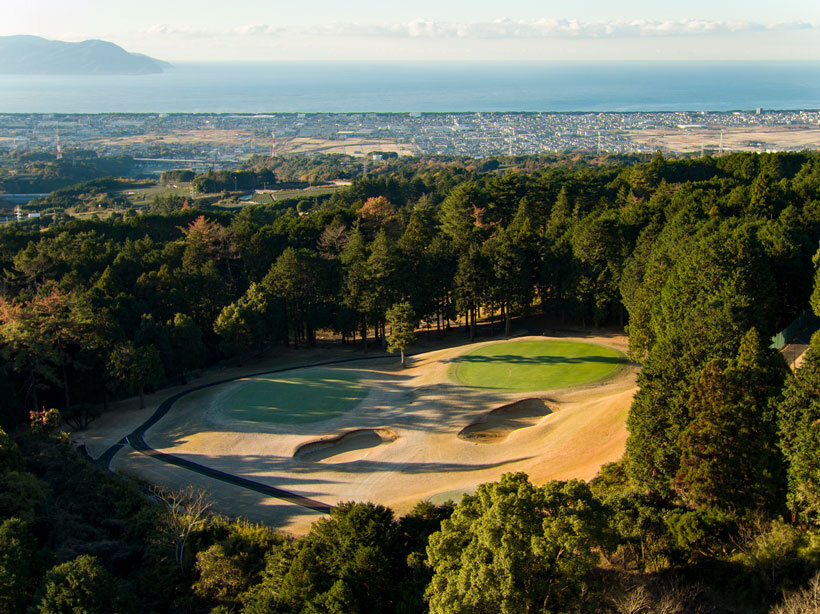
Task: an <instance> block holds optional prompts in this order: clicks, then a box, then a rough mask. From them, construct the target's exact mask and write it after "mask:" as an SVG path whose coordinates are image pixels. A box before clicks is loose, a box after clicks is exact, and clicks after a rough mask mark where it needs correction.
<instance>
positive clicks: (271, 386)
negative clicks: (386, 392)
mask: <svg viewBox="0 0 820 614" xmlns="http://www.w3.org/2000/svg"><path fill="white" fill-rule="evenodd" d="M366 394H367V386H366V385H365V384H363V383H362V382H361V381H360V380H359V378H358V377H357V376H356V374H355V373H352V372H349V371H345V370H342V369H305V370H303V371H295V372H293V373H283V374H281V375H278V376H270V377H254V378H252V379H248V380H244V381H242V382H240V383H239V385H238V386H236V387H235V388H234V389H233V390H231V391H230V392H229V393H228V394H226V395H225V396H224V397H223V398H222V399H220V405H221V407H222V412H223V414H224V415H226V416H230V417H232V418H235V419H238V420H243V421H252V422H269V423H275V424H283V423H290V424H294V423H299V424H301V423H306V422H318V421H320V420H327V419H329V418H335V417H336V416H339V415H341V414H343V413H345V412H346V411H348V410H350V409H352V408H354V407H355V406H356V405H358V404H359V403H360V402H361V400H362V399H363V398H364V397H365V395H366Z"/></svg>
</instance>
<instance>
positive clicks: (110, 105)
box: [0, 59, 820, 113]
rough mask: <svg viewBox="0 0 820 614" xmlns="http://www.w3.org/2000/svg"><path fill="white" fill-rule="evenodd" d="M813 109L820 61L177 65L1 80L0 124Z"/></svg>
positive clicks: (819, 103) (819, 101) (818, 98)
mask: <svg viewBox="0 0 820 614" xmlns="http://www.w3.org/2000/svg"><path fill="white" fill-rule="evenodd" d="M757 108H764V109H769V110H816V109H820V61H817V60H794V61H782V60H771V61H769V60H767V61H752V60H748V61H739V60H730V61H697V62H692V61H661V60H641V61H628V62H624V61H615V60H610V61H595V62H593V61H588V60H561V61H536V60H532V61H523V62H521V61H518V62H509V61H493V62H487V61H478V60H474V61H471V60H467V61H458V62H455V61H454V62H420V61H406V62H395V61H379V60H378V59H374V60H372V61H360V62H350V61H332V62H315V61H298V60H294V61H287V62H266V61H258V62H234V61H224V62H175V63H174V68H173V69H171V70H169V71H167V72H164V73H158V74H152V75H136V76H102V75H93V76H86V75H82V76H76V75H72V76H44V75H0V113H299V112H304V113H323V112H324V113H359V112H382V113H407V112H423V113H424V112H426V113H448V112H449V113H459V112H467V113H469V112H511V113H512V112H535V113H537V112H545V113H549V112H556V113H562V112H599V113H600V112H663V111H667V112H676V111H678V112H685V111H686V112H700V111H703V112H730V111H740V110H753V109H757Z"/></svg>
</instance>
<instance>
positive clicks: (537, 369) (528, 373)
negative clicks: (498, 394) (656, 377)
mask: <svg viewBox="0 0 820 614" xmlns="http://www.w3.org/2000/svg"><path fill="white" fill-rule="evenodd" d="M452 362H453V365H452V367H450V376H451V377H452V378H453V379H455V380H456V381H458V382H459V383H461V384H463V385H465V386H470V387H473V388H496V389H503V390H522V391H535V390H551V389H555V388H566V387H568V386H578V385H580V384H586V383H589V382H594V381H596V380H599V379H602V378H605V377H607V376H608V375H611V374H612V373H613V372H614V371H615V370H616V369H618V368H619V367H620V366H621V365H623V364H626V362H627V361H626V357H625V356H624V355H623V354H621V353H620V352H618V351H617V350H613V349H611V348H608V347H604V346H602V345H596V344H594V343H580V342H577V341H560V340H547V339H545V340H543V341H541V340H538V341H507V342H503V343H493V344H490V345H485V346H483V347H480V348H478V349H476V350H473V351H472V352H467V353H466V354H462V355H461V356H458V357H457V358H454V359H453V361H452Z"/></svg>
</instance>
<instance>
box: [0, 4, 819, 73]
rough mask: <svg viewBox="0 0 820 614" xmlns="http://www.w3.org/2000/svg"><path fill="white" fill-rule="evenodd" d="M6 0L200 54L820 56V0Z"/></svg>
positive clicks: (47, 26) (162, 49)
mask: <svg viewBox="0 0 820 614" xmlns="http://www.w3.org/2000/svg"><path fill="white" fill-rule="evenodd" d="M212 6H213V5H208V4H205V3H202V2H201V1H199V2H194V1H192V0H164V1H160V0H140V1H139V2H134V1H133V0H128V1H127V2H125V1H122V0H107V1H101V0H71V1H70V2H69V1H67V0H33V1H29V2H20V0H0V8H2V11H3V12H2V14H3V19H2V21H0V35H8V34H36V35H39V36H45V37H48V38H59V39H63V40H83V39H87V38H102V39H106V40H111V41H113V42H116V43H118V44H121V45H122V46H124V47H125V48H127V49H129V50H131V51H140V52H143V53H148V54H150V55H153V56H155V57H160V58H162V59H167V60H171V61H175V60H176V61H195V60H207V61H213V60H234V61H235V60H363V59H367V60H373V59H384V60H397V59H407V60H440V59H448V60H488V59H497V60H569V59H581V60H604V59H606V60H636V59H658V60H687V59H690V60H710V59H714V60H720V59H730V60H739V59H811V60H820V2H817V1H816V0H812V1H808V0H778V1H777V2H772V1H767V2H762V1H759V0H746V1H738V0H711V1H705V0H689V1H687V2H680V1H667V2H658V1H657V0H655V1H649V0H629V1H621V2H612V1H609V2H605V1H603V0H586V1H584V2H574V3H569V2H552V1H535V0H507V1H506V2H498V1H495V2H488V1H486V0H472V1H469V2H468V1H463V0H450V1H447V0H438V1H433V0H417V1H415V2H407V1H404V2H395V1H390V0H382V1H379V2H376V1H373V0H365V1H355V0H348V2H343V1H339V0H336V1H333V2H331V1H329V0H311V1H309V2H294V1H292V0H291V1H288V2H280V1H276V0H274V1H267V2H265V1H260V0H231V1H230V2H224V3H219V4H218V5H215V6H213V8H212Z"/></svg>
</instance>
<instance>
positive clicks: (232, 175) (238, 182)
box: [191, 169, 276, 194]
mask: <svg viewBox="0 0 820 614" xmlns="http://www.w3.org/2000/svg"><path fill="white" fill-rule="evenodd" d="M191 182H192V185H193V186H194V189H196V191H197V192H199V193H200V194H213V193H214V192H223V191H231V190H261V189H263V188H272V187H274V185H275V184H276V175H275V174H274V173H273V171H271V170H268V169H263V170H260V171H253V170H237V171H214V170H209V171H207V172H206V173H203V174H201V175H196V176H195V177H194V178H193V179H192V180H191Z"/></svg>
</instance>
